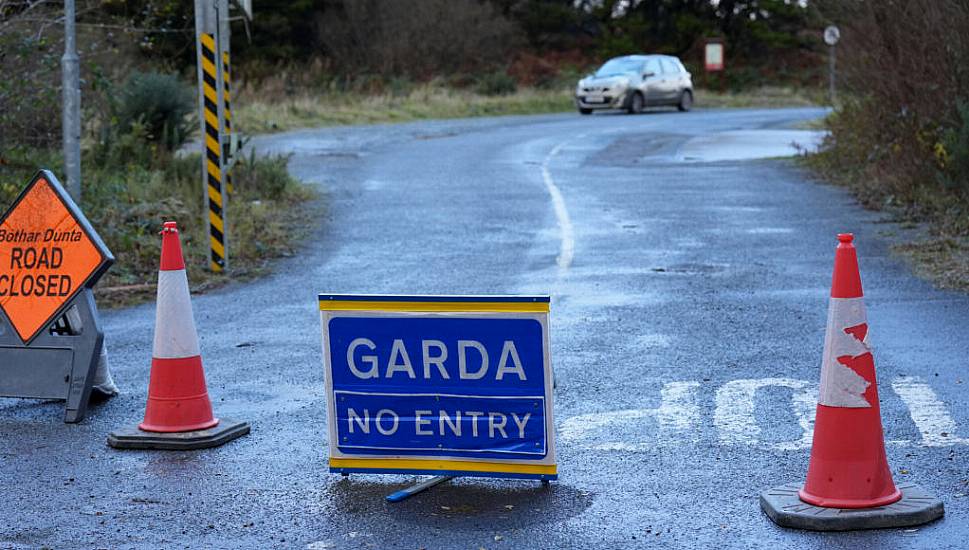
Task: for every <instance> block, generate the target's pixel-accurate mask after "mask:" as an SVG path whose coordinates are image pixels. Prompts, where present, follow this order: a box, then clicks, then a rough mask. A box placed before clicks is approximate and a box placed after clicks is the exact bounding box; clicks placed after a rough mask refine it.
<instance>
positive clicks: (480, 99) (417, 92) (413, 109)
mask: <svg viewBox="0 0 969 550" xmlns="http://www.w3.org/2000/svg"><path fill="white" fill-rule="evenodd" d="M576 80H578V78H577V77H576V78H575V79H569V80H567V81H562V82H561V83H559V84H557V85H556V86H553V87H542V88H536V87H528V88H517V87H515V88H513V89H511V90H509V91H506V92H501V93H492V92H487V91H482V90H480V89H460V88H455V87H451V86H447V85H444V84H440V83H434V82H431V83H425V84H418V85H414V86H409V87H407V88H405V89H402V90H398V91H384V92H378V93H365V94H357V93H340V92H328V91H319V90H302V91H300V92H297V93H295V94H294V95H292V96H281V95H276V94H274V93H271V92H266V91H264V89H260V90H259V91H257V92H256V93H251V94H248V95H245V96H243V101H240V107H239V109H237V110H236V113H235V115H234V116H235V120H236V122H237V123H238V124H239V125H240V127H243V128H245V129H246V130H247V131H250V132H253V133H271V132H280V131H285V130H292V129H295V128H306V127H315V126H335V125H352V124H375V123H386V122H408V121H413V120H423V119H440V118H468V117H477V116H499V115H531V114H543V113H563V112H574V111H575V104H574V103H573V94H574V86H575V82H576ZM268 89H272V87H269V88H268ZM695 92H696V106H697V107H698V108H754V107H757V108H778V107H805V106H812V105H819V104H821V102H822V101H823V96H822V94H821V92H820V91H811V90H802V89H797V88H792V87H786V86H764V87H759V88H750V89H745V90H743V91H732V92H731V91H728V92H720V91H713V90H707V89H696V90H695Z"/></svg>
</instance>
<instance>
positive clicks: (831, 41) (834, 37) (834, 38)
mask: <svg viewBox="0 0 969 550" xmlns="http://www.w3.org/2000/svg"><path fill="white" fill-rule="evenodd" d="M840 38H841V31H839V30H838V27H835V26H834V25H828V27H827V28H826V29H824V43H825V44H827V45H828V46H834V45H835V44H837V43H838V39H840Z"/></svg>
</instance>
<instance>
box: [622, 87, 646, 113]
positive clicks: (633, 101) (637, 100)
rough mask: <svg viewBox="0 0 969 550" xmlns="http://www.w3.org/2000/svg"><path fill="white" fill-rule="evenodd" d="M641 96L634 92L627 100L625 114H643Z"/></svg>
mask: <svg viewBox="0 0 969 550" xmlns="http://www.w3.org/2000/svg"><path fill="white" fill-rule="evenodd" d="M643 104H644V101H643V94H641V93H639V92H636V93H634V94H633V96H632V97H631V98H630V99H629V107H626V112H627V113H629V114H631V115H638V114H639V113H641V112H643Z"/></svg>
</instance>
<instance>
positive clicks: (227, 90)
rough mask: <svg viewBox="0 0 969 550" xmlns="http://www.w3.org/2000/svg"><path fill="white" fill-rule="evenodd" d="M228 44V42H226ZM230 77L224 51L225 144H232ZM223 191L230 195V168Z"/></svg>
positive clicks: (226, 53) (227, 168)
mask: <svg viewBox="0 0 969 550" xmlns="http://www.w3.org/2000/svg"><path fill="white" fill-rule="evenodd" d="M226 42H228V40H226ZM231 82H232V79H231V76H230V73H229V50H228V49H225V50H223V51H222V92H223V93H222V99H223V101H224V105H223V109H222V113H223V117H222V120H223V128H224V130H225V132H224V133H223V135H224V136H225V140H226V143H227V144H231V143H232V108H231V103H232V92H231ZM228 149H229V151H228V152H226V155H225V156H228V155H229V154H233V153H235V152H234V151H232V148H231V147H228ZM225 190H226V192H227V193H232V191H233V189H232V168H231V166H226V168H225Z"/></svg>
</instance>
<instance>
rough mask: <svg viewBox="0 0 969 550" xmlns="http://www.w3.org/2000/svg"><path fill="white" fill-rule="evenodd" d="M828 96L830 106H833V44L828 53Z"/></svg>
mask: <svg viewBox="0 0 969 550" xmlns="http://www.w3.org/2000/svg"><path fill="white" fill-rule="evenodd" d="M828 96H829V97H830V98H831V106H832V107H833V106H834V100H835V95H834V46H831V49H830V50H829V53H828Z"/></svg>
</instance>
